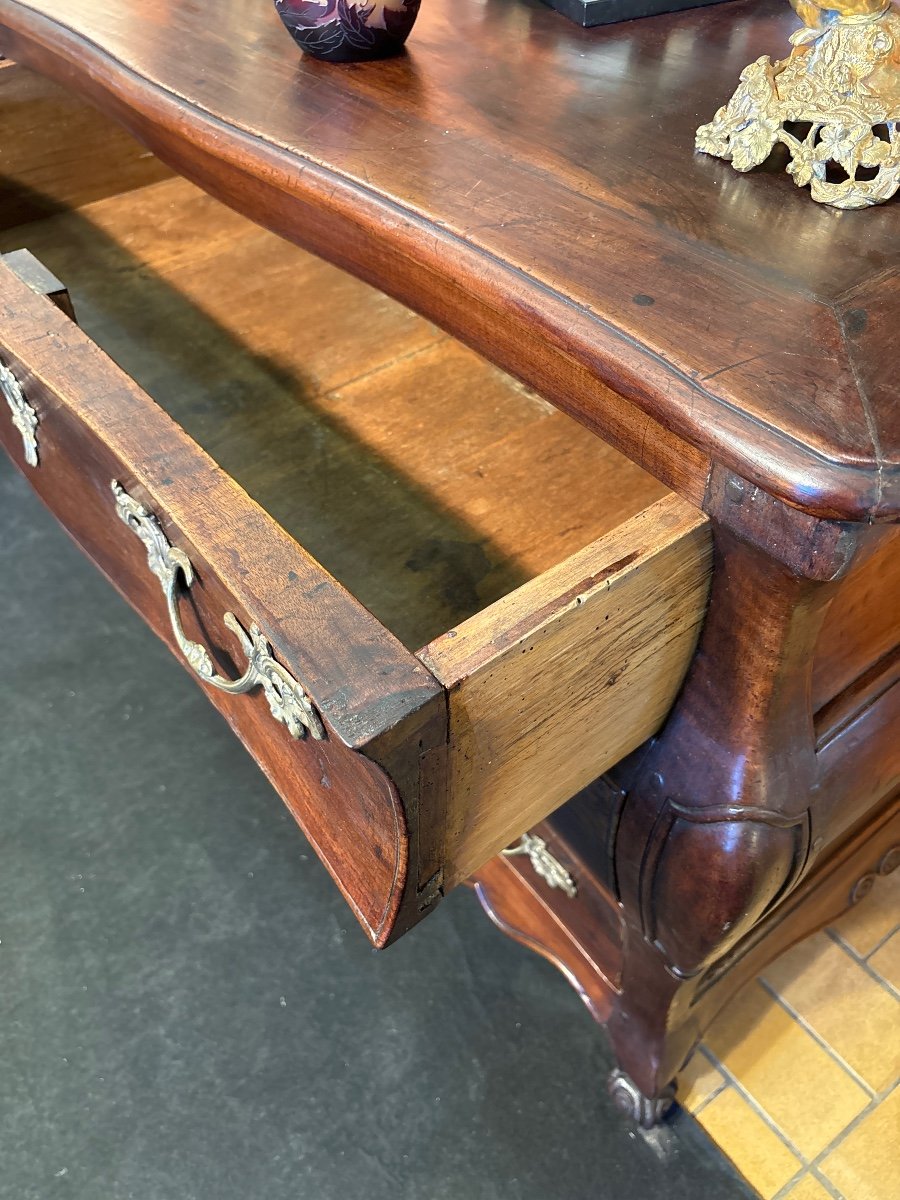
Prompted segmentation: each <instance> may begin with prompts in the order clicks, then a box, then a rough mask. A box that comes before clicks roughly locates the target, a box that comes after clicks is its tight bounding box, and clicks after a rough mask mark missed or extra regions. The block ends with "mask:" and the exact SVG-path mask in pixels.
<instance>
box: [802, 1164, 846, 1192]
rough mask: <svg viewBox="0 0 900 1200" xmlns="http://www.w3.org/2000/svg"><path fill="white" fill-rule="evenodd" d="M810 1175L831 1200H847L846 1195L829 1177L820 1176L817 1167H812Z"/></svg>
mask: <svg viewBox="0 0 900 1200" xmlns="http://www.w3.org/2000/svg"><path fill="white" fill-rule="evenodd" d="M809 1173H810V1175H811V1176H812V1177H813V1179H815V1181H816V1183H818V1184H819V1185H820V1186H821V1187H822V1189H823V1190H824V1191H826V1192H827V1193H828V1195H829V1196H831V1200H846V1197H845V1196H844V1193H843V1192H842V1191H841V1190H840V1188H837V1187H835V1185H834V1184H833V1183H832V1182H831V1180H830V1179H829V1178H828V1176H827V1175H822V1174H820V1172H819V1171H817V1170H816V1168H815V1167H810V1171H809Z"/></svg>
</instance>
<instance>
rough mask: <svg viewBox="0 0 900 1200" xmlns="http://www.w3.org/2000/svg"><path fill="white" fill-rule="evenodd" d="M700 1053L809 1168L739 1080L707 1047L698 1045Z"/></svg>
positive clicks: (809, 1161) (792, 1144) (803, 1157)
mask: <svg viewBox="0 0 900 1200" xmlns="http://www.w3.org/2000/svg"><path fill="white" fill-rule="evenodd" d="M700 1053H701V1054H703V1055H704V1057H706V1058H707V1059H709V1061H710V1062H711V1063H712V1064H713V1066H714V1067H718V1069H719V1070H720V1071H721V1072H722V1074H723V1075H724V1076H725V1078H726V1079H727V1080H728V1082H729V1083H730V1084H731V1086H732V1087H733V1088H734V1090H735V1091H736V1092H737V1093H738V1095H739V1096H741V1097H742V1099H744V1100H745V1101H746V1102H747V1104H748V1106H749V1107H750V1108H752V1109H753V1111H754V1112H755V1113H756V1115H757V1116H758V1117H760V1118H761V1119H762V1121H763V1124H764V1125H766V1127H767V1128H768V1129H770V1130H771V1131H772V1133H774V1134H775V1136H776V1137H777V1138H778V1140H779V1141H780V1142H781V1143H782V1144H783V1145H784V1146H785V1147H786V1148H787V1149H788V1150H790V1152H791V1154H793V1155H794V1156H795V1157H796V1158H798V1159H799V1160H800V1162H801V1163H802V1164H803V1166H804V1167H809V1166H810V1165H811V1160H810V1159H808V1158H807V1157H806V1155H805V1154H801V1152H800V1151H799V1150H798V1149H797V1147H796V1146H795V1145H794V1143H793V1142H792V1141H791V1139H790V1138H789V1137H788V1136H787V1134H786V1133H784V1131H783V1130H782V1129H780V1128H779V1126H778V1125H776V1124H775V1122H774V1121H773V1119H772V1118H771V1117H770V1116H769V1114H768V1113H767V1112H766V1110H765V1109H764V1108H763V1107H762V1105H761V1104H759V1103H758V1102H757V1100H756V1099H755V1098H754V1097H753V1096H752V1095H751V1094H750V1092H748V1091H747V1089H746V1088H745V1087H744V1085H743V1084H742V1083H741V1082H740V1080H739V1079H738V1077H737V1076H736V1075H735V1074H734V1072H733V1071H731V1070H729V1068H728V1067H726V1066H725V1064H724V1063H721V1062H719V1060H718V1059H717V1058H716V1056H715V1055H714V1054H713V1052H712V1051H711V1050H708V1049H707V1047H706V1046H705V1045H703V1044H702V1043H701V1045H700ZM723 1090H724V1089H723Z"/></svg>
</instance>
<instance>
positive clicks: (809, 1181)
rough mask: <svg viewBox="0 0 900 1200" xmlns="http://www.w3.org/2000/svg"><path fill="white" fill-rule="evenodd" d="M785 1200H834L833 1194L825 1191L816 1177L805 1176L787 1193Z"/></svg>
mask: <svg viewBox="0 0 900 1200" xmlns="http://www.w3.org/2000/svg"><path fill="white" fill-rule="evenodd" d="M784 1200H833V1197H832V1195H831V1192H828V1191H826V1190H825V1188H823V1187H822V1185H821V1183H819V1181H818V1179H816V1177H815V1175H804V1176H803V1178H802V1179H801V1180H800V1181H799V1182H798V1183H795V1184H794V1186H793V1187H792V1188H791V1190H790V1191H789V1192H788V1193H787V1195H786V1196H785V1198H784Z"/></svg>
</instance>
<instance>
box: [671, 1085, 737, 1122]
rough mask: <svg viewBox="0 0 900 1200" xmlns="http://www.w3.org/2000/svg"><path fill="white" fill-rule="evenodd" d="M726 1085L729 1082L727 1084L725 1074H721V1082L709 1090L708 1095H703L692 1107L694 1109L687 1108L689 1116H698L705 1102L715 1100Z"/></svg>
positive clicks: (705, 1104) (704, 1106)
mask: <svg viewBox="0 0 900 1200" xmlns="http://www.w3.org/2000/svg"><path fill="white" fill-rule="evenodd" d="M728 1086H729V1084H728V1080H727V1079H726V1078H725V1076H724V1075H723V1076H722V1082H721V1083H720V1084H718V1085H717V1086H716V1087H715V1088H714V1089H713V1091H711V1092H710V1093H709V1095H708V1096H704V1097H703V1099H702V1100H701V1101H700V1103H699V1104H698V1105H697V1107H696V1108H694V1109H688V1110H687V1111H689V1112H690V1114H691V1116H692V1117H695V1118H696V1117H698V1116H699V1115H700V1113H702V1112H703V1110H704V1108H706V1106H707V1104H709V1103H710V1102H711V1101H713V1100H715V1098H716V1096H721V1094H722V1093H723V1092H724V1091H725V1089H726V1088H727V1087H728ZM681 1107H682V1108H684V1105H683V1104H682V1106H681Z"/></svg>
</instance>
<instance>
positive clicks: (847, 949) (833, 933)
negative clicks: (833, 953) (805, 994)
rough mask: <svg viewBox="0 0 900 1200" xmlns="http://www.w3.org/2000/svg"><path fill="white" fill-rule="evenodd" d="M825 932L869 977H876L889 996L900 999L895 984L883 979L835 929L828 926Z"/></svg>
mask: <svg viewBox="0 0 900 1200" xmlns="http://www.w3.org/2000/svg"><path fill="white" fill-rule="evenodd" d="M825 933H826V935H827V936H828V937H830V938H831V940H832V941H833V942H835V943H836V944H837V945H838V946H840V948H841V949H842V950H843V951H844V952H845V953H846V954H848V955H849V957H850V958H852V959H853V961H854V962H855V963H857V964H858V965H859V966H860V967H862V969H863V970H864V971H865V973H866V974H867V975H868V976H869V978H870V979H874V980H875V982H876V983H877V984H878V986H879V987H880V988H883V989H884V991H886V992H887V994H888V995H889V996H893V997H894V999H896V1000H900V992H898V991H897V989H896V988H895V987H894V986H893V984H890V983H888V981H887V980H886V979H882V977H881V976H880V975H879V974H878V972H877V971H876V970H874V968H873V967H870V966H869V964H868V963H867V962H866V960H865V959H864V958H860V956H859V955H858V954H857V953H856V951H855V950H854V949H853V947H852V946H850V945H849V944H848V943H847V942H845V941H844V939H843V938H842V937H841V935H840V934H839V933H837V932H836V931H835V930H833V929H831V928H826V929H825ZM880 944H881V943H879V945H880ZM872 953H873V954H874V950H873V951H872Z"/></svg>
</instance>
